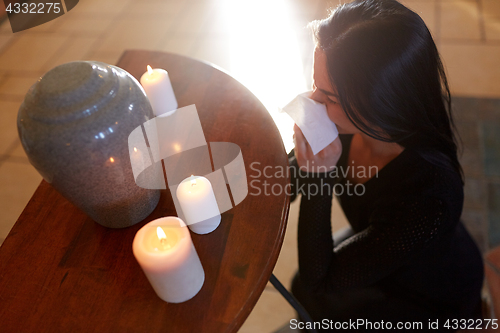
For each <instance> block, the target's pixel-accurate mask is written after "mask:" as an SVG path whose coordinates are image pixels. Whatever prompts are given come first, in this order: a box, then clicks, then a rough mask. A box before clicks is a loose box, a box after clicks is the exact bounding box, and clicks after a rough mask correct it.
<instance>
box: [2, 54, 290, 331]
mask: <svg viewBox="0 0 500 333" xmlns="http://www.w3.org/2000/svg"><path fill="white" fill-rule="evenodd" d="M148 64H149V65H151V66H152V67H153V68H155V67H156V68H164V69H166V70H167V71H168V72H169V75H170V79H171V81H172V85H173V87H174V91H175V93H176V96H177V99H178V102H179V107H182V106H186V105H190V104H196V107H197V110H198V114H199V117H200V120H201V124H202V127H203V131H204V133H205V137H206V140H207V142H233V143H236V144H237V145H239V146H240V148H241V151H242V154H243V159H244V162H245V167H246V173H247V179H248V181H249V183H250V182H251V181H254V182H253V183H252V184H253V186H249V194H248V196H247V197H246V198H245V200H243V202H241V203H240V204H239V205H237V206H236V207H234V208H232V209H231V210H229V211H227V212H225V213H223V214H222V222H221V224H220V226H219V227H218V228H217V229H216V230H215V231H214V232H212V233H210V234H207V235H197V234H193V233H191V236H192V239H193V243H194V245H195V247H196V250H197V252H198V255H199V257H200V260H201V263H202V265H203V267H204V270H205V275H206V276H205V283H204V285H203V287H202V289H201V290H200V292H199V293H198V294H197V295H196V296H195V297H194V298H192V299H191V300H189V301H186V302H184V303H180V304H169V303H166V302H164V301H162V300H161V299H160V298H158V297H157V296H156V294H155V292H154V291H153V289H152V287H151V285H150V284H149V282H148V281H147V279H146V276H145V275H144V273H143V272H142V270H141V268H140V266H139V264H138V263H137V261H136V260H135V258H134V256H133V254H132V240H133V238H134V236H135V234H136V232H137V231H138V230H139V229H140V228H141V227H142V226H143V225H144V224H146V223H147V222H149V221H151V220H153V219H156V218H159V217H162V216H172V215H173V216H175V215H176V212H175V208H174V205H173V202H172V197H171V195H170V192H169V191H166V190H164V191H162V193H161V199H160V203H159V204H158V207H157V208H156V209H155V210H154V211H153V212H152V213H151V214H150V216H148V217H147V218H146V219H145V220H143V221H141V222H140V223H138V224H136V225H134V226H132V227H129V228H125V229H108V228H104V227H102V226H100V225H99V224H97V223H95V222H94V221H92V220H91V219H90V218H89V217H87V215H85V214H84V213H83V212H82V211H81V210H79V209H78V208H76V207H75V206H73V205H72V204H71V203H70V202H68V201H67V200H66V199H65V198H63V197H62V196H61V195H60V194H59V193H58V192H56V191H55V190H54V189H53V188H52V187H51V186H50V185H49V184H48V183H46V182H45V181H42V182H41V184H40V186H39V187H38V189H37V190H36V192H35V194H34V195H33V197H32V198H31V200H30V201H29V203H28V205H27V206H26V208H25V209H24V211H23V213H22V214H21V216H20V217H19V219H18V220H17V222H16V224H15V225H14V227H13V229H12V230H11V232H10V234H9V235H8V237H7V239H6V240H5V241H4V243H3V245H2V246H1V247H0V331H2V332H70V331H71V332H235V331H237V330H238V328H239V327H240V326H241V325H242V324H243V322H244V321H245V319H246V318H247V317H248V315H249V314H250V312H251V310H252V308H253V307H254V306H255V303H256V302H257V300H258V298H259V297H260V295H261V293H262V291H263V290H264V287H265V286H266V283H267V281H268V280H269V277H270V275H271V273H272V270H273V268H274V266H275V264H276V261H277V258H278V254H279V251H280V248H281V245H282V242H283V238H284V234H285V228H286V222H287V218H288V209H289V198H288V196H286V194H285V193H284V192H283V191H281V193H278V189H279V188H281V189H283V188H285V186H286V184H287V183H288V179H287V178H286V175H285V176H279V175H277V176H272V177H271V178H266V176H265V175H264V173H262V172H260V171H262V170H263V168H264V167H265V166H271V167H272V168H273V169H274V168H276V169H274V170H279V169H280V168H281V170H286V168H287V166H288V159H287V156H286V153H285V149H284V146H283V144H282V141H281V138H280V134H279V132H278V130H277V128H276V126H275V124H274V122H273V120H272V118H271V116H270V115H269V113H268V112H267V110H266V109H265V107H264V106H263V105H262V104H261V103H260V101H259V100H258V99H257V98H256V97H255V96H254V95H253V94H252V93H251V92H250V91H249V90H247V89H246V88H245V87H244V86H243V85H241V84H240V83H239V82H237V81H236V80H235V79H233V78H232V77H231V76H229V75H227V74H225V73H224V72H222V71H220V70H218V69H216V68H214V67H212V66H211V65H209V64H207V63H203V62H200V61H197V60H194V59H191V58H187V57H183V56H180V55H175V54H169V53H161V52H150V51H135V50H134V51H126V52H125V53H124V54H123V56H122V58H121V59H120V61H119V62H118V64H117V66H119V67H122V68H124V69H125V70H127V71H128V72H129V73H131V74H132V75H133V76H134V77H135V78H137V79H139V78H140V76H141V75H142V74H143V73H144V72H145V70H146V65H148ZM254 162H259V163H260V164H259V163H254ZM252 163H254V164H253V165H252ZM257 170H260V171H257ZM268 170H270V169H268ZM269 174H270V172H268V173H267V175H269ZM273 175H274V173H273ZM264 181H266V182H267V193H268V194H269V195H265V193H264V190H266V188H264V187H265V185H263V184H264ZM275 184H278V185H275ZM273 185H274V186H275V190H276V191H274V192H275V194H273V193H271V191H270V189H271V188H272V186H273ZM257 188H258V189H260V190H261V191H262V192H261V194H260V195H257V192H258V189H257Z"/></svg>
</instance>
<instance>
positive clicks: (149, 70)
mask: <svg viewBox="0 0 500 333" xmlns="http://www.w3.org/2000/svg"><path fill="white" fill-rule="evenodd" d="M148 73H149V75H152V74H153V69H152V68H151V66H149V65H148Z"/></svg>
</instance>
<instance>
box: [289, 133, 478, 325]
mask: <svg viewBox="0 0 500 333" xmlns="http://www.w3.org/2000/svg"><path fill="white" fill-rule="evenodd" d="M351 139H352V135H341V141H342V145H343V153H342V156H341V158H340V159H339V162H338V164H337V167H338V168H337V171H336V173H335V176H339V177H335V178H329V179H327V180H326V182H325V183H329V184H328V186H326V185H325V191H323V193H320V194H317V195H310V194H311V193H314V192H317V191H309V192H311V193H309V195H308V193H307V189H308V188H307V186H303V188H302V190H303V191H304V193H303V195H302V199H301V204H300V214H299V227H298V250H299V273H298V274H297V276H296V277H295V278H294V281H293V284H292V292H293V294H294V295H295V296H296V297H297V299H298V300H299V301H300V302H301V303H302V304H303V306H304V307H305V308H306V309H307V310H308V312H309V313H310V315H311V317H312V318H313V320H314V321H322V320H323V319H330V320H333V322H342V321H349V319H351V322H352V320H357V319H364V320H367V321H381V320H384V321H390V322H392V325H393V327H392V328H393V330H396V326H395V325H396V324H397V322H406V321H419V322H422V328H419V329H417V328H415V329H414V330H415V331H422V329H423V330H424V331H426V330H428V325H429V321H431V322H433V323H434V322H435V321H436V320H438V321H439V325H440V328H441V329H440V330H443V331H447V332H450V331H453V330H452V329H445V328H443V325H445V324H446V320H447V319H474V318H480V316H481V297H480V292H481V287H482V283H483V262H482V257H481V254H480V252H479V250H478V248H477V246H476V244H475V243H474V241H473V240H472V238H471V237H470V235H469V233H468V232H467V231H466V229H465V228H464V226H463V224H462V222H461V221H460V215H461V213H462V206H463V186H462V184H461V180H460V177H459V175H458V174H457V173H456V172H454V171H451V170H447V169H444V168H441V167H438V166H436V165H434V164H432V163H430V162H428V161H426V160H425V159H423V158H422V157H420V155H418V154H417V153H416V152H414V151H412V150H410V149H405V150H404V151H403V152H402V153H401V154H400V155H399V156H397V157H396V158H395V159H393V160H392V161H391V162H389V163H388V164H387V165H386V166H385V167H384V168H383V169H381V170H379V171H378V174H377V175H376V176H374V177H373V178H371V179H370V180H368V181H367V182H366V183H364V187H363V188H361V187H359V186H358V188H357V193H358V194H361V193H362V195H356V194H355V193H354V187H353V184H352V183H351V184H350V186H349V183H348V180H346V177H344V175H343V173H345V172H352V165H350V167H351V168H350V169H348V166H349V163H348V161H347V156H348V153H349V148H350V142H351ZM291 167H292V168H293V167H294V166H293V165H292V166H291ZM295 167H296V164H295ZM355 171H356V172H359V171H360V169H359V168H358V169H355ZM372 171H373V170H372ZM331 174H332V173H331ZM292 175H293V172H292ZM309 176H311V175H310V174H309ZM323 176H324V175H323ZM331 179H334V182H333V183H332V182H331V181H330V180H331ZM292 181H293V178H292ZM321 182H323V180H321ZM299 183H302V184H303V185H304V184H310V183H316V184H319V182H318V178H313V179H311V178H310V177H305V178H301V179H300V182H299ZM332 184H337V185H335V187H332V188H331V189H333V190H334V191H335V193H336V194H340V195H338V198H339V199H340V204H341V206H342V208H343V210H344V213H345V215H346V217H347V219H348V221H349V223H350V225H351V227H352V229H353V230H354V233H355V234H354V235H353V236H351V237H349V238H348V239H346V240H345V241H343V242H341V243H340V244H333V240H332V232H331V226H330V214H331V201H332V194H331V193H329V192H332V191H329V188H328V187H330V186H332ZM349 187H350V189H351V191H350V194H348V193H347V192H348V191H347V190H348V188H349ZM340 192H343V193H340ZM331 323H332V322H331ZM448 323H449V324H450V328H453V327H452V325H451V324H453V322H451V321H450V322H448ZM455 323H456V322H455ZM350 328H353V327H352V326H351V327H350ZM357 328H358V330H359V331H363V330H365V331H370V330H371V329H370V327H369V326H364V327H363V326H361V327H357ZM372 328H373V327H372ZM373 330H375V329H374V328H373ZM433 331H434V332H435V331H436V330H433Z"/></svg>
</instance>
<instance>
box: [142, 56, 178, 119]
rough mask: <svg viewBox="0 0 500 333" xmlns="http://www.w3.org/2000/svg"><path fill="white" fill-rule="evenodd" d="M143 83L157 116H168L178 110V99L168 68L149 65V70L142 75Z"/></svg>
mask: <svg viewBox="0 0 500 333" xmlns="http://www.w3.org/2000/svg"><path fill="white" fill-rule="evenodd" d="M141 85H142V87H143V88H144V91H145V92H146V95H147V96H148V99H149V103H151V107H152V108H153V112H154V114H155V116H160V115H163V116H168V115H170V114H172V113H174V112H175V110H177V106H178V105H177V99H176V98H175V94H174V90H173V88H172V83H171V82H170V78H169V77H168V73H167V71H166V70H164V69H159V68H155V69H152V68H151V66H149V65H148V70H147V71H146V73H144V74H143V75H142V76H141Z"/></svg>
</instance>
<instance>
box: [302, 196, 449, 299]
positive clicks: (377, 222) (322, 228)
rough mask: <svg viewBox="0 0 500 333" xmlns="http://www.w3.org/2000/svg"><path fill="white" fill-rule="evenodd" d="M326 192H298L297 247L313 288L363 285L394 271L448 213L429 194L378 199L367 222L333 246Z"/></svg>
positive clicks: (441, 226) (437, 229)
mask: <svg viewBox="0 0 500 333" xmlns="http://www.w3.org/2000/svg"><path fill="white" fill-rule="evenodd" d="M331 200H332V197H331V196H310V197H309V198H308V197H307V196H302V201H301V205H300V213H299V229H298V246H299V272H300V277H301V281H302V282H303V283H305V284H306V285H308V286H310V287H312V288H313V290H315V291H317V292H328V291H332V290H336V289H340V288H342V289H345V288H351V287H363V286H367V285H370V284H373V283H375V282H377V281H378V280H380V279H382V278H383V277H385V276H387V275H389V274H390V273H391V272H393V271H394V270H396V269H397V268H398V267H400V266H401V265H402V264H404V263H405V261H406V260H407V259H409V258H411V256H412V255H416V254H418V253H419V252H420V251H421V250H422V249H424V248H425V247H426V245H428V244H430V243H431V242H433V241H434V240H435V239H436V237H437V236H438V235H439V234H440V233H442V232H443V231H445V230H446V229H447V227H448V224H449V219H448V214H447V212H446V209H445V207H444V205H443V203H442V202H441V200H439V199H437V198H432V197H425V196H422V197H418V198H408V200H405V199H404V198H398V200H397V201H395V202H392V203H385V204H380V205H379V208H377V209H376V210H375V211H374V212H373V213H372V214H371V217H370V226H369V227H368V228H366V229H365V230H363V231H361V232H359V233H357V234H355V235H354V236H352V237H350V238H348V239H347V240H345V241H344V242H342V243H341V244H337V246H336V247H335V249H334V244H333V240H332V233H331V227H330V214H331Z"/></svg>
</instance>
